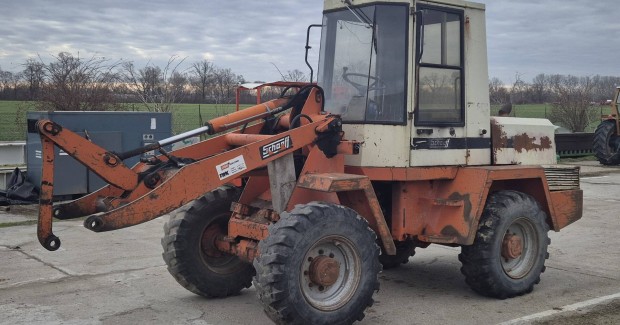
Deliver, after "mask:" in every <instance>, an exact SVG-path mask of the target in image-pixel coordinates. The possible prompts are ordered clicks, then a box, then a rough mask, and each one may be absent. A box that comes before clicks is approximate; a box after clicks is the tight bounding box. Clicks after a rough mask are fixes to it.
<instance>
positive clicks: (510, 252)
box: [502, 234, 523, 259]
mask: <svg viewBox="0 0 620 325" xmlns="http://www.w3.org/2000/svg"><path fill="white" fill-rule="evenodd" d="M522 253H523V239H522V238H521V237H520V236H518V235H515V234H507V235H506V236H504V241H503V242H502V257H503V258H506V259H515V258H517V257H519V256H521V254H522Z"/></svg>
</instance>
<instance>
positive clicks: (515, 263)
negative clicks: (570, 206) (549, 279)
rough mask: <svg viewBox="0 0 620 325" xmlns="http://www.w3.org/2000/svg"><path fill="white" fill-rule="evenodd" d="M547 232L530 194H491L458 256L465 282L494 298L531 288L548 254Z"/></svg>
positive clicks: (520, 292) (538, 277) (502, 297)
mask: <svg viewBox="0 0 620 325" xmlns="http://www.w3.org/2000/svg"><path fill="white" fill-rule="evenodd" d="M548 231H549V226H548V225H547V222H546V214H545V213H544V212H543V211H542V210H541V208H540V206H539V205H538V203H537V202H536V200H534V198H533V197H531V196H529V195H527V194H524V193H521V192H516V191H501V192H497V193H495V194H493V195H491V196H490V197H489V199H488V201H487V204H486V206H485V208H484V212H483V214H482V217H481V218H480V223H479V228H478V232H477V233H476V239H475V240H474V243H473V245H471V246H463V247H462V250H461V254H460V255H459V260H461V262H462V264H463V266H462V267H461V272H462V273H463V274H464V275H465V281H466V282H467V284H468V285H469V286H470V287H471V288H472V289H473V290H474V291H476V292H478V293H479V294H482V295H484V296H489V297H494V298H500V299H505V298H511V297H515V296H518V295H522V294H525V293H529V292H531V291H532V290H533V288H534V285H535V284H538V283H539V282H540V275H541V273H542V272H544V271H545V259H547V258H548V257H549V254H548V253H547V246H548V245H549V243H550V240H549V236H548V234H547V232H548ZM519 243H520V244H519Z"/></svg>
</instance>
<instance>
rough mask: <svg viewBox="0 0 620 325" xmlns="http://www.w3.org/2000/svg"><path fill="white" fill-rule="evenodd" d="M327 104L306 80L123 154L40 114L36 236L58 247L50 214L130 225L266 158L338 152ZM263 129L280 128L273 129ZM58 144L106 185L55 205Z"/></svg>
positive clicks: (97, 227)
mask: <svg viewBox="0 0 620 325" xmlns="http://www.w3.org/2000/svg"><path fill="white" fill-rule="evenodd" d="M322 105H323V103H322V90H321V89H320V88H318V87H316V86H306V87H304V88H302V89H301V90H300V91H299V92H298V93H297V94H296V95H295V96H293V97H292V98H290V97H289V98H278V99H275V100H272V101H269V102H266V103H263V104H260V105H256V106H253V107H250V108H248V109H245V110H243V111H238V112H234V113H231V114H229V115H226V116H222V117H219V118H216V119H213V120H211V121H209V122H207V123H205V126H204V127H202V128H199V129H196V130H193V131H189V132H186V133H183V134H181V135H177V136H174V137H172V138H168V139H165V140H161V141H159V142H157V143H155V144H152V145H149V146H146V147H143V148H137V149H134V150H130V151H128V152H124V153H114V152H109V151H107V150H106V149H104V148H101V147H99V146H97V145H96V144H93V143H91V142H89V141H88V140H86V139H84V138H82V137H80V136H79V135H77V134H76V133H74V132H72V131H70V130H67V129H64V128H62V126H60V125H58V124H56V123H54V122H52V121H49V120H41V121H39V122H38V124H37V126H38V130H39V133H40V135H41V140H42V144H43V152H42V154H43V158H44V159H43V171H42V175H43V177H42V182H41V196H40V206H41V207H40V210H39V221H38V231H37V235H38V238H39V242H40V243H41V244H42V245H43V246H44V247H45V248H46V249H48V250H56V249H58V248H59V247H60V240H59V238H58V237H56V236H55V235H54V234H53V231H52V217H57V218H58V219H72V218H79V217H85V216H86V217H87V219H86V220H85V223H84V225H85V227H86V228H88V229H90V230H93V231H97V232H99V231H108V230H114V229H119V228H124V227H129V226H133V225H136V224H139V223H143V222H146V221H149V220H152V219H154V218H157V217H159V216H161V215H163V214H166V213H168V212H170V211H173V210H175V209H177V208H179V207H181V206H182V205H184V204H186V203H187V202H190V201H192V200H194V199H196V198H197V197H199V196H200V195H202V194H204V193H205V192H208V191H211V190H213V189H215V188H217V187H219V186H221V185H223V184H225V183H231V182H232V181H234V180H236V179H239V178H240V177H242V176H244V175H246V174H248V173H251V172H253V171H255V170H260V169H262V168H264V167H266V166H267V164H268V163H269V162H271V161H273V160H275V159H278V158H280V157H281V156H283V155H286V154H288V153H292V152H294V151H296V150H299V149H302V148H304V147H306V146H308V145H313V144H318V146H319V147H324V150H325V152H326V155H327V156H329V154H332V155H333V154H336V153H337V152H338V146H339V143H340V141H341V137H342V134H341V131H340V126H341V122H340V118H339V117H338V116H335V115H327V114H325V113H324V112H323V111H322V108H323V107H322ZM287 109H291V113H290V114H280V113H284V111H285V110H287ZM302 113H303V114H302ZM276 114H280V115H278V118H277V119H275V118H274V119H272V121H271V122H269V123H268V122H267V121H263V122H259V123H256V124H254V125H251V126H249V127H242V128H241V129H239V130H237V131H233V132H231V133H227V134H223V135H220V136H217V137H214V138H211V139H208V140H205V141H202V142H200V143H198V144H196V145H193V146H190V147H188V148H184V149H181V150H178V151H173V152H170V153H168V152H166V151H165V150H164V149H163V147H164V146H166V145H168V144H171V143H174V142H177V141H181V140H183V139H185V138H187V137H190V136H194V135H197V134H201V133H208V134H215V133H218V132H222V131H226V130H230V129H233V128H236V127H238V126H241V125H246V126H247V125H248V124H249V123H251V122H256V121H260V120H261V119H263V118H267V117H273V116H276ZM300 117H303V118H300ZM297 125H299V126H297ZM291 126H292V127H291ZM265 129H271V130H275V129H278V130H279V131H277V132H271V133H270V132H265ZM274 133H275V134H274ZM334 139H335V140H336V141H334ZM54 146H58V147H60V148H61V149H63V150H64V151H65V152H66V153H68V154H69V155H70V156H72V157H73V158H75V159H76V160H78V161H79V162H80V163H82V164H83V165H85V166H86V167H87V168H88V169H89V170H91V171H93V172H94V173H96V174H97V175H99V176H100V177H101V178H102V179H104V180H105V181H106V182H107V183H108V184H109V185H107V186H105V187H103V188H102V189H100V190H98V191H97V192H95V193H92V194H90V195H87V196H85V197H83V198H81V199H78V200H75V201H72V202H68V203H64V204H57V205H53V188H54ZM345 147H346V148H349V147H350V146H345ZM151 150H159V151H160V153H161V155H159V156H156V157H154V158H151V159H148V160H144V159H143V160H142V161H141V162H140V163H138V164H137V165H135V166H134V167H133V168H129V167H127V166H125V165H124V164H123V162H122V160H123V159H126V158H129V157H131V156H135V155H139V154H141V153H144V152H146V151H151ZM343 150H346V149H343Z"/></svg>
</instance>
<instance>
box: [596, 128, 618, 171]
mask: <svg viewBox="0 0 620 325" xmlns="http://www.w3.org/2000/svg"><path fill="white" fill-rule="evenodd" d="M617 138H618V132H617V131H616V121H615V120H606V121H603V122H601V124H599V125H598V126H597V127H596V131H594V140H593V141H592V151H594V155H595V156H596V159H598V161H599V162H600V163H601V164H603V165H618V164H620V155H618V148H617V147H616V146H615V145H614V143H615V142H616V141H617ZM614 140H616V141H614Z"/></svg>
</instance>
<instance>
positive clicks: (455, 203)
mask: <svg viewBox="0 0 620 325" xmlns="http://www.w3.org/2000/svg"><path fill="white" fill-rule="evenodd" d="M503 189H512V190H518V191H521V192H524V193H527V194H530V195H532V196H534V198H535V199H536V200H537V201H538V202H539V203H540V204H541V207H542V208H543V210H544V211H545V212H546V213H547V215H548V216H550V219H549V223H550V224H551V225H552V226H555V224H556V213H555V207H554V205H551V204H550V203H551V199H550V197H549V195H550V194H549V190H548V187H547V186H546V182H545V174H544V170H543V168H542V167H537V166H480V167H466V168H460V169H459V171H458V173H457V176H456V177H455V179H453V180H435V181H412V182H399V183H397V184H396V185H395V191H396V193H395V194H394V202H393V210H392V229H391V231H392V235H393V236H394V239H395V240H406V239H408V238H415V237H417V238H418V239H419V240H421V241H424V242H431V243H444V244H464V245H469V244H471V243H473V240H474V237H475V233H476V230H477V229H478V220H479V218H480V216H481V214H482V211H483V209H484V205H485V203H486V198H487V197H488V195H489V193H492V192H494V191H499V190H503ZM554 228H555V227H554Z"/></svg>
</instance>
